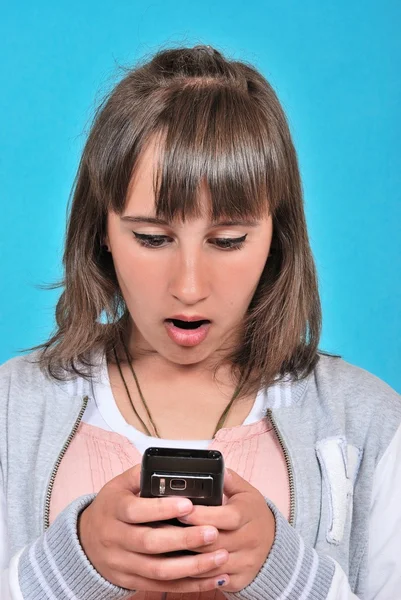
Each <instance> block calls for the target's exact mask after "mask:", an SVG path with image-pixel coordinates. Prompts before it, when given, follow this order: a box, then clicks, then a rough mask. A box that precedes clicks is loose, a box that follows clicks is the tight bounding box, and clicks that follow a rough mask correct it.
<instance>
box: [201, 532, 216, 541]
mask: <svg viewBox="0 0 401 600" xmlns="http://www.w3.org/2000/svg"><path fill="white" fill-rule="evenodd" d="M216 538H217V531H216V530H215V529H205V531H204V532H203V539H204V541H205V544H211V543H212V542H214V540H215V539H216Z"/></svg>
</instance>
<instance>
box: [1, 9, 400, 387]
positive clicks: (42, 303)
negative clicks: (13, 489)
mask: <svg viewBox="0 0 401 600" xmlns="http://www.w3.org/2000/svg"><path fill="white" fill-rule="evenodd" d="M400 28H401V3H400V2H399V1H398V0H381V1H380V2H379V0H377V1H375V2H373V1H366V0H365V2H360V1H358V0H351V1H350V0H337V2H335V3H334V2H330V3H322V2H320V1H319V0H306V1H304V2H295V1H290V0H274V1H273V0H259V1H257V0H254V1H253V2H251V3H243V2H240V1H236V0H220V2H216V1H215V0H202V2H188V0H152V1H151V2H146V1H145V2H138V1H136V0H131V1H129V2H128V1H127V0H125V1H122V0H113V1H107V2H106V1H102V0H100V1H99V0H98V1H97V2H94V1H92V0H85V1H84V2H82V0H68V1H66V0H60V1H59V2H57V3H55V2H50V1H47V0H38V1H37V2H35V3H33V2H31V1H27V0H20V2H17V3H14V4H12V3H8V5H7V8H6V7H5V5H4V7H3V10H2V17H1V22H0V45H1V52H0V69H1V71H0V74H1V85H2V90H1V95H0V131H1V148H0V177H1V186H0V194H1V218H0V256H1V297H0V339H1V344H0V362H4V361H5V360H6V359H8V358H10V357H11V356H14V355H16V354H17V353H18V349H19V348H23V347H27V346H32V345H34V344H37V343H39V342H41V341H43V340H44V339H45V338H46V337H47V336H48V334H49V332H50V331H51V329H52V327H53V312H54V305H55V302H56V299H57V296H58V294H59V292H58V291H53V292H49V291H41V290H39V289H37V288H36V287H35V285H37V284H42V283H46V282H50V281H53V280H54V279H57V278H58V277H59V276H60V275H61V270H60V262H61V252H62V243H63V236H64V228H65V217H66V205H67V200H68V194H69V190H70V187H71V184H72V181H73V178H74V174H75V170H76V167H77V163H78V159H79V154H80V151H81V149H82V145H83V143H84V139H85V132H86V131H87V128H88V124H89V122H90V118H91V115H92V114H93V109H94V106H95V105H96V101H98V100H99V99H100V98H101V97H102V96H103V94H104V93H105V92H106V91H107V90H108V89H109V88H110V86H111V85H113V83H115V81H116V80H117V78H118V77H119V72H118V67H119V65H131V64H132V63H134V62H135V61H136V60H137V59H138V58H140V57H142V56H143V55H149V54H151V53H152V52H154V51H155V50H156V49H158V48H159V46H161V45H164V46H167V45H171V44H190V45H192V44H195V43H206V44H211V45H214V46H216V47H217V48H219V49H220V50H222V51H224V52H226V53H227V54H229V55H231V56H233V57H235V58H238V59H243V60H248V61H250V62H252V63H254V64H255V65H256V66H257V67H258V68H259V69H260V70H261V71H262V72H263V73H264V75H265V76H266V77H267V78H268V79H269V81H270V82H271V83H272V85H273V86H274V88H275V89H276V91H277V93H278V95H279V97H280V99H281V101H282V103H283V105H284V108H285V110H286V112H287V115H288V118H289V121H290V126H291V129H292V133H293V136H294V140H295V143H296V146H297V149H298V153H299V160H300V165H301V172H302V176H303V182H304V190H305V200H306V210H307V218H308V223H309V231H310V236H311V240H312V246H313V250H314V254H315V257H316V261H317V266H318V271H319V276H320V286H321V295H322V302H323V310H324V333H323V338H322V343H321V347H322V348H324V349H326V350H328V351H331V352H336V353H340V354H341V355H343V357H344V358H345V359H347V360H349V361H351V362H353V363H355V364H357V365H360V366H362V367H364V368H365V369H368V370H370V371H372V372H373V373H375V374H376V375H378V376H379V377H381V378H383V379H384V380H386V381H387V382H388V383H390V384H391V385H392V386H393V387H395V388H396V389H398V391H401V202H400V200H401V192H400V190H401V164H400V162H401V161H400V143H399V140H400V136H401V118H400V105H401V102H400V101H401V77H400V57H401V36H400V35H399V32H400Z"/></svg>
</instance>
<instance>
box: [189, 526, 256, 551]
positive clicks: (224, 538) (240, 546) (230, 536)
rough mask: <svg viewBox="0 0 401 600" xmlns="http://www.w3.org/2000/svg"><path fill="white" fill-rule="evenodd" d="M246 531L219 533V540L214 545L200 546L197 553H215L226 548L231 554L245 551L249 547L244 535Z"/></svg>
mask: <svg viewBox="0 0 401 600" xmlns="http://www.w3.org/2000/svg"><path fill="white" fill-rule="evenodd" d="M243 532H244V530H243V529H240V530H239V531H219V535H218V537H217V540H216V541H215V542H213V543H212V544H209V545H205V546H199V547H197V548H196V552H201V553H204V552H213V551H214V550H218V549H219V548H224V549H225V550H227V552H229V553H230V554H231V553H232V552H236V551H238V550H244V549H246V548H247V547H248V543H247V538H246V536H245V535H243Z"/></svg>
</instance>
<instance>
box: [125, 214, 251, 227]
mask: <svg viewBox="0 0 401 600" xmlns="http://www.w3.org/2000/svg"><path fill="white" fill-rule="evenodd" d="M120 218H121V221H126V222H129V223H148V224H150V225H164V226H167V227H169V226H171V223H169V222H168V221H166V220H165V219H159V218H158V217H141V216H138V217H135V216H129V215H127V216H125V217H120ZM258 225H259V223H258V222H257V221H253V220H250V219H235V220H232V221H230V220H228V221H227V220H226V221H216V222H214V223H211V227H257V226H258Z"/></svg>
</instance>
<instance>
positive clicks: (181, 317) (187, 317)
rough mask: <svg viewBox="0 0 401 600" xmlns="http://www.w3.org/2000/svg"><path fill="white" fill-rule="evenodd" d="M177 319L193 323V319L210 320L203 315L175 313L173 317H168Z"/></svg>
mask: <svg viewBox="0 0 401 600" xmlns="http://www.w3.org/2000/svg"><path fill="white" fill-rule="evenodd" d="M170 319H176V320H178V321H187V322H188V323H191V322H192V321H209V322H210V319H208V318H207V317H202V315H174V316H173V317H167V319H166V321H167V320H170Z"/></svg>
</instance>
